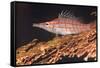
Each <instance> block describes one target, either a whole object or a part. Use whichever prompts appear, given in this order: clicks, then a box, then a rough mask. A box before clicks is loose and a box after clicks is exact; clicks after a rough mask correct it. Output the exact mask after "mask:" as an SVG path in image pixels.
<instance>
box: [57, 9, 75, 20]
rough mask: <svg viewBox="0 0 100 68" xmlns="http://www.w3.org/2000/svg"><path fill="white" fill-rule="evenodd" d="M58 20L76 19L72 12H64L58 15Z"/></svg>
mask: <svg viewBox="0 0 100 68" xmlns="http://www.w3.org/2000/svg"><path fill="white" fill-rule="evenodd" d="M58 18H72V19H74V18H75V16H74V14H73V13H72V11H71V10H65V11H64V10H62V11H61V13H60V14H59V15H58Z"/></svg>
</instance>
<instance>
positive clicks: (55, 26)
mask: <svg viewBox="0 0 100 68" xmlns="http://www.w3.org/2000/svg"><path fill="white" fill-rule="evenodd" d="M95 22H96V21H93V22H91V23H88V24H86V23H83V22H82V21H81V20H80V18H77V17H75V15H74V14H73V13H72V12H71V11H68V10H66V11H62V12H61V13H60V14H58V17H57V18H55V19H53V20H51V21H46V22H43V23H37V24H36V23H33V25H32V26H33V27H39V28H42V29H44V30H46V31H49V32H51V33H54V34H59V35H69V34H79V33H81V32H84V31H88V30H91V28H92V26H93V25H95Z"/></svg>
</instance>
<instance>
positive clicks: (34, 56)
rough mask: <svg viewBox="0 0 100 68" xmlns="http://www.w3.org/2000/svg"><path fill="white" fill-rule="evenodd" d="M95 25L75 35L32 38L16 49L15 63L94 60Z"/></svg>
mask: <svg viewBox="0 0 100 68" xmlns="http://www.w3.org/2000/svg"><path fill="white" fill-rule="evenodd" d="M96 40H97V38H96V27H94V28H92V29H91V30H89V31H85V32H81V33H79V34H75V35H65V36H55V37H54V38H53V39H51V40H48V41H39V40H38V39H33V40H32V41H31V42H29V43H27V44H24V45H23V46H21V47H19V48H17V50H16V65H34V64H56V63H71V62H80V61H82V62H85V61H96V60H97V58H96Z"/></svg>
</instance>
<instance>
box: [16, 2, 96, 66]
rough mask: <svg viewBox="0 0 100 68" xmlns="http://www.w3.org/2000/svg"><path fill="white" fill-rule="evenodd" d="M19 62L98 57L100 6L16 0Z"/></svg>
mask: <svg viewBox="0 0 100 68" xmlns="http://www.w3.org/2000/svg"><path fill="white" fill-rule="evenodd" d="M15 10H16V12H15V19H16V65H17V66H20V65H46V64H64V63H79V62H93V61H97V7H96V6H82V5H63V4H49V3H25V2H16V4H15Z"/></svg>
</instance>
